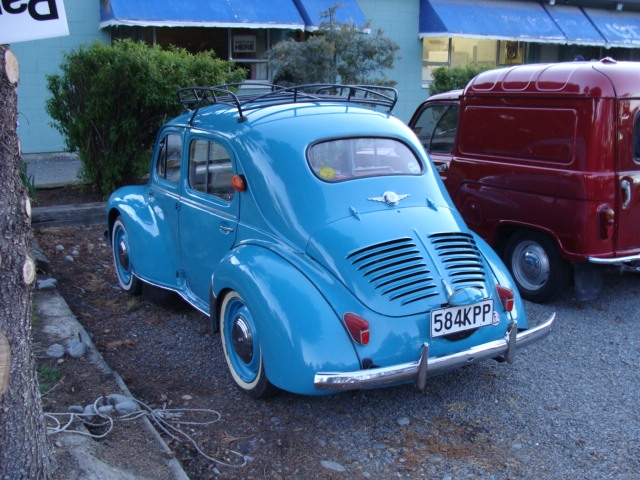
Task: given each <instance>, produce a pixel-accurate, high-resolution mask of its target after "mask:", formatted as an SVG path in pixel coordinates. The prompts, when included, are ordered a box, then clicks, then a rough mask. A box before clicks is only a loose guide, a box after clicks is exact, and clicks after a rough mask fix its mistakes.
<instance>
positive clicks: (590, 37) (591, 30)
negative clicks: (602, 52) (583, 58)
mask: <svg viewBox="0 0 640 480" xmlns="http://www.w3.org/2000/svg"><path fill="white" fill-rule="evenodd" d="M544 8H545V9H546V10H547V12H549V15H550V16H551V18H552V19H553V21H554V22H556V25H558V27H559V28H560V30H561V31H562V33H563V34H564V35H565V37H567V40H566V43H569V44H571V45H602V46H604V45H605V38H604V37H603V36H602V35H601V34H600V32H598V30H597V29H596V28H595V27H594V26H593V23H591V20H589V18H588V17H587V16H586V15H585V14H584V12H583V11H582V9H581V8H580V7H575V6H570V5H554V6H551V5H545V6H544Z"/></svg>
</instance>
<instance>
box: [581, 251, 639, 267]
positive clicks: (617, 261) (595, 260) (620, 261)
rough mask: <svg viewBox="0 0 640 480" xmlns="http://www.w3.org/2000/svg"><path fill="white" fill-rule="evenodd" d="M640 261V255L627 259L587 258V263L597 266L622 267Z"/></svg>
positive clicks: (630, 256) (628, 256) (627, 257)
mask: <svg viewBox="0 0 640 480" xmlns="http://www.w3.org/2000/svg"><path fill="white" fill-rule="evenodd" d="M638 261H640V253H639V254H636V255H627V256H626V257H615V258H599V257H587V262H589V263H595V264H597V265H621V264H623V263H629V262H638Z"/></svg>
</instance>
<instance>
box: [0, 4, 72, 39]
mask: <svg viewBox="0 0 640 480" xmlns="http://www.w3.org/2000/svg"><path fill="white" fill-rule="evenodd" d="M65 35H69V25H68V24H67V14H66V12H65V10H64V4H63V3H62V0H0V44H5V43H15V42H24V41H27V40H38V39H41V38H52V37H63V36H65Z"/></svg>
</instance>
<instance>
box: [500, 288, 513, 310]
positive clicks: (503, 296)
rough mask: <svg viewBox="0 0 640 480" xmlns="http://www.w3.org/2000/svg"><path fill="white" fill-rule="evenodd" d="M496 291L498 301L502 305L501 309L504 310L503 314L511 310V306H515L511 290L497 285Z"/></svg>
mask: <svg viewBox="0 0 640 480" xmlns="http://www.w3.org/2000/svg"><path fill="white" fill-rule="evenodd" d="M496 290H497V291H498V298H499V299H500V303H501V304H502V308H504V310H505V312H510V311H511V310H513V306H514V305H515V300H514V298H515V294H514V293H513V290H511V289H510V288H507V287H503V286H502V285H498V286H497V287H496Z"/></svg>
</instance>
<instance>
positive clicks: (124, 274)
mask: <svg viewBox="0 0 640 480" xmlns="http://www.w3.org/2000/svg"><path fill="white" fill-rule="evenodd" d="M111 251H112V252H113V262H114V264H115V267H116V274H117V275H118V282H119V283H120V286H121V287H122V289H123V290H124V291H126V292H127V293H130V294H131V295H140V294H141V293H142V281H141V280H140V279H139V278H138V277H136V276H135V274H134V273H133V263H132V259H131V250H130V248H129V235H127V229H126V227H125V226H124V222H123V221H122V217H118V218H117V219H116V221H115V222H114V223H113V228H112V229H111Z"/></svg>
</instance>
